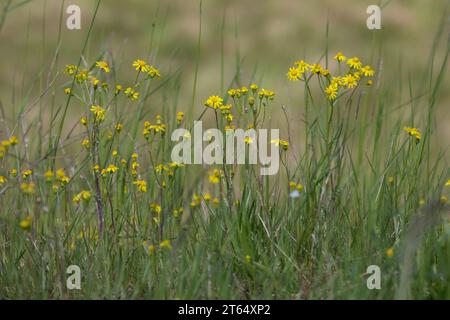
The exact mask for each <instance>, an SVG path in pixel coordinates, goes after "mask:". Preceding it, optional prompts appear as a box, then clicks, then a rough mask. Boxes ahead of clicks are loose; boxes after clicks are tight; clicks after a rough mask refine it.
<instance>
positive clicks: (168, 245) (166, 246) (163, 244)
mask: <svg viewBox="0 0 450 320" xmlns="http://www.w3.org/2000/svg"><path fill="white" fill-rule="evenodd" d="M159 247H160V248H161V249H168V250H172V245H171V243H170V240H164V241H162V242H161V243H160V244H159Z"/></svg>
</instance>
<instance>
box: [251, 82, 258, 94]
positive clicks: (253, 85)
mask: <svg viewBox="0 0 450 320" xmlns="http://www.w3.org/2000/svg"><path fill="white" fill-rule="evenodd" d="M250 89H252V91H253V93H255V92H256V91H257V90H258V85H257V84H255V83H253V84H252V85H250Z"/></svg>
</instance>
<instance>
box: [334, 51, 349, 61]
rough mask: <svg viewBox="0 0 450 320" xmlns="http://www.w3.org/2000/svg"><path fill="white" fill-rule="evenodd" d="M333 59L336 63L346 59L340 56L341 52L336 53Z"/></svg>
mask: <svg viewBox="0 0 450 320" xmlns="http://www.w3.org/2000/svg"><path fill="white" fill-rule="evenodd" d="M334 59H335V60H337V61H339V62H342V61H345V60H347V58H346V57H345V56H344V55H343V54H342V52H338V53H337V54H336V55H335V56H334Z"/></svg>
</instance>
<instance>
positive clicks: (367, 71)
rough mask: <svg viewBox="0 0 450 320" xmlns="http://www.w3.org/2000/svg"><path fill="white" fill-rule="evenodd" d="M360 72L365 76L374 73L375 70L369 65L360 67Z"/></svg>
mask: <svg viewBox="0 0 450 320" xmlns="http://www.w3.org/2000/svg"><path fill="white" fill-rule="evenodd" d="M361 72H362V74H363V75H364V76H365V77H372V76H373V75H374V74H375V70H373V69H372V67H371V66H365V67H364V68H361Z"/></svg>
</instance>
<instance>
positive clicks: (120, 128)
mask: <svg viewBox="0 0 450 320" xmlns="http://www.w3.org/2000/svg"><path fill="white" fill-rule="evenodd" d="M114 128H115V129H116V132H120V131H122V129H123V124H121V123H118V124H116V126H115V127H114Z"/></svg>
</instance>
